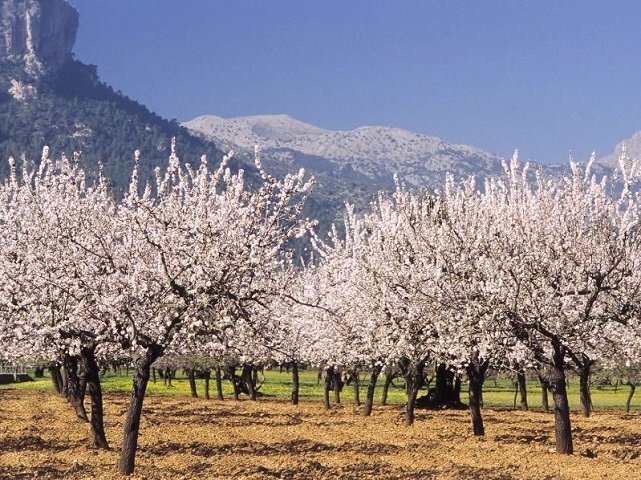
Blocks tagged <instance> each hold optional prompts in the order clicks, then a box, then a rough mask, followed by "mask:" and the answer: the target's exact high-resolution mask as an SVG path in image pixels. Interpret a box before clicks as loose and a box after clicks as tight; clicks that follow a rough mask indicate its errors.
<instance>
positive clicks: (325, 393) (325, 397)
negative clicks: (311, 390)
mask: <svg viewBox="0 0 641 480" xmlns="http://www.w3.org/2000/svg"><path fill="white" fill-rule="evenodd" d="M333 371H334V369H333V368H331V369H328V370H327V371H326V372H325V383H324V385H323V403H324V405H325V410H329V409H330V408H331V406H330V404H329V391H330V390H331V389H332V372H333Z"/></svg>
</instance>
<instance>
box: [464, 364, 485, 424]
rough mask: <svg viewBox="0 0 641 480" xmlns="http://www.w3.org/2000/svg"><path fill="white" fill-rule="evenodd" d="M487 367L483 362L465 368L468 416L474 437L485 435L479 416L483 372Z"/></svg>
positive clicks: (481, 419) (481, 418)
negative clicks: (467, 382)
mask: <svg viewBox="0 0 641 480" xmlns="http://www.w3.org/2000/svg"><path fill="white" fill-rule="evenodd" d="M488 366H489V362H487V361H485V362H482V363H480V364H478V363H470V364H469V365H468V366H467V369H466V370H467V377H468V379H469V392H468V393H469V401H470V416H471V418H472V429H473V430H474V435H476V436H483V435H485V427H484V425H483V417H482V415H481V402H482V394H483V383H484V382H485V372H486V371H487V368H488Z"/></svg>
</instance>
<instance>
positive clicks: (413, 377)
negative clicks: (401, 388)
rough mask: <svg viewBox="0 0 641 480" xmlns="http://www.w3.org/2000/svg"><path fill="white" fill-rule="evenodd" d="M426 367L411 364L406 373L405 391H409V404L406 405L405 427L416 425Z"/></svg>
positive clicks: (421, 364) (420, 364) (419, 364)
mask: <svg viewBox="0 0 641 480" xmlns="http://www.w3.org/2000/svg"><path fill="white" fill-rule="evenodd" d="M424 368H425V365H424V364H423V363H422V362H420V363H415V362H410V363H409V365H408V366H407V369H406V373H405V389H406V391H407V403H406V404H405V425H407V426H408V427H409V426H411V425H413V424H414V407H415V406H416V396H417V395H418V390H419V389H420V388H421V380H422V378H423V369H424Z"/></svg>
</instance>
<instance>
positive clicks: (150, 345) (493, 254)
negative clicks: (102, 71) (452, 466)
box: [0, 145, 641, 474]
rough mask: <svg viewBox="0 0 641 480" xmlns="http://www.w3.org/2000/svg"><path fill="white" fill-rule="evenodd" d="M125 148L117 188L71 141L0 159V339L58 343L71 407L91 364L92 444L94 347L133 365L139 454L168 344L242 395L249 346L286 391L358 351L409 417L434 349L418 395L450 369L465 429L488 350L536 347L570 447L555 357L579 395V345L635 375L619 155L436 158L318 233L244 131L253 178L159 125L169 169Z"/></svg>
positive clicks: (583, 360) (251, 360)
mask: <svg viewBox="0 0 641 480" xmlns="http://www.w3.org/2000/svg"><path fill="white" fill-rule="evenodd" d="M139 162H140V156H139V153H136V166H135V168H134V171H133V173H132V179H131V185H130V188H129V190H128V192H125V194H124V195H123V198H122V199H121V200H120V199H117V198H116V197H115V196H114V194H113V192H112V191H111V189H110V187H109V182H108V180H107V179H105V178H104V177H103V176H102V174H101V173H99V174H98V176H97V179H96V180H92V181H89V180H88V179H87V177H86V174H85V172H84V170H83V169H82V168H81V166H80V162H79V158H77V157H74V158H73V159H67V158H64V157H63V158H61V159H59V160H58V159H55V160H54V159H51V158H50V157H49V155H48V151H47V149H45V151H44V152H43V157H42V160H41V162H40V165H39V167H38V168H37V169H32V168H30V167H29V166H28V165H27V166H23V167H22V168H21V169H18V168H17V167H16V165H15V164H14V162H13V161H11V174H10V176H9V178H8V179H7V180H6V181H5V182H4V184H3V185H2V186H1V188H0V230H1V232H0V234H1V236H2V239H3V242H2V245H0V278H2V282H1V283H0V309H2V315H1V316H0V351H1V353H0V360H4V361H12V362H26V363H40V364H43V363H46V364H48V365H51V366H52V368H53V371H54V372H55V371H56V368H57V367H58V366H59V365H62V366H63V367H64V372H65V374H66V376H67V388H68V390H67V391H68V395H69V398H70V401H71V403H72V405H73V406H74V408H75V409H76V412H77V414H78V415H79V416H81V417H84V418H86V417H87V414H86V412H85V411H84V405H83V401H82V399H83V396H84V388H85V386H86V389H87V392H88V393H89V396H90V398H91V404H92V406H91V419H90V421H91V428H92V433H93V438H94V443H95V444H96V445H97V446H99V447H107V446H108V442H107V439H106V438H105V433H104V426H103V414H102V395H101V389H100V376H99V364H107V363H112V362H128V363H132V364H133V365H135V374H134V381H133V391H132V397H131V401H130V404H129V407H128V412H127V417H126V420H125V425H124V436H123V444H122V449H121V458H120V463H119V470H120V472H121V473H125V474H128V473H132V472H133V470H134V464H135V454H136V448H137V439H138V431H139V425H140V416H141V412H142V405H143V400H144V396H145V391H146V386H147V383H148V381H149V378H150V372H151V368H152V366H159V365H163V364H164V365H181V366H186V367H187V368H190V369H192V370H193V369H194V368H198V369H204V370H207V371H209V370H211V369H215V368H222V369H227V370H228V371H230V372H231V373H230V379H231V380H232V381H233V382H234V385H235V390H237V388H240V382H241V380H242V379H243V378H244V379H245V380H244V381H243V385H245V386H246V387H247V389H248V393H250V395H251V394H252V393H253V394H255V392H252V391H251V390H253V387H254V383H255V382H252V381H251V378H252V372H253V371H254V369H255V367H256V366H258V365H261V364H267V363H274V362H275V363H279V364H281V365H287V366H288V367H289V368H291V370H292V375H293V382H292V384H293V391H292V400H293V402H294V403H296V402H297V400H298V369H299V368H300V367H301V366H303V365H304V366H311V367H315V368H320V369H324V370H325V372H326V379H327V380H326V388H325V392H326V394H325V402H326V405H328V406H329V391H330V389H331V388H332V387H334V388H338V385H339V384H340V382H341V379H340V375H341V372H343V374H344V373H345V372H368V374H369V375H370V379H369V387H368V395H367V397H368V398H367V402H366V406H365V413H366V414H369V413H370V412H371V408H372V399H373V397H374V388H375V386H376V382H377V378H378V376H379V375H381V373H382V372H389V371H390V370H395V371H397V372H398V374H399V375H401V376H402V377H403V378H404V381H405V385H406V390H407V395H408V401H407V404H406V412H405V414H406V424H408V425H411V424H412V423H413V421H414V407H415V403H416V397H417V394H418V391H419V388H420V386H421V384H422V381H423V378H424V377H425V374H426V369H431V368H432V366H433V365H439V369H438V371H437V372H439V373H438V375H437V378H436V380H437V382H436V387H437V388H436V389H435V391H434V398H431V399H430V402H433V403H434V404H436V405H442V404H447V403H448V402H451V401H452V400H453V398H454V399H456V398H457V397H452V392H453V391H456V383H457V382H460V379H461V377H462V376H463V375H464V376H466V377H467V381H468V382H469V388H468V390H469V408H470V413H471V418H472V425H473V429H474V433H475V434H477V435H483V434H484V426H483V419H482V415H481V408H480V406H481V398H482V388H483V383H484V381H485V377H486V374H487V372H488V369H490V368H491V369H508V370H513V371H515V372H517V373H519V374H520V375H522V374H523V372H524V371H525V369H530V370H533V371H536V372H537V374H538V376H539V378H540V379H541V382H542V384H544V385H545V386H547V387H548V388H549V390H550V391H551V393H552V396H553V399H554V403H555V421H556V428H555V431H556V444H557V451H558V452H559V453H568V454H569V453H572V451H573V445H572V436H571V425H570V416H569V407H568V401H567V392H566V381H565V376H566V372H567V371H568V369H571V370H573V371H575V372H576V373H577V374H578V375H579V378H580V380H581V400H582V405H583V406H584V412H585V414H589V406H590V400H589V377H590V374H591V372H592V370H593V368H594V366H595V365H597V364H599V365H600V367H601V368H606V369H611V370H612V371H614V372H616V374H617V375H620V376H624V377H626V378H627V379H630V380H631V381H636V378H637V377H636V376H637V375H638V371H639V365H640V363H641V360H640V357H639V354H640V352H641V320H640V318H641V317H640V315H639V313H640V312H639V308H640V305H641V301H640V300H641V269H640V268H639V267H640V264H641V251H640V249H641V241H640V240H641V239H640V230H639V213H640V206H641V199H640V197H639V195H638V193H637V190H636V180H637V176H638V173H639V171H638V166H637V164H636V163H635V162H632V161H630V160H629V159H627V158H625V157H622V159H621V162H620V163H621V165H620V166H621V168H620V170H619V174H618V175H617V176H616V178H603V179H598V178H596V177H595V176H593V175H592V174H591V170H590V165H588V166H587V167H586V168H585V169H582V168H580V167H578V166H576V165H572V172H571V174H570V175H568V176H566V177H564V178H561V179H554V180H552V179H546V178H543V177H541V176H540V175H539V174H538V173H537V172H531V171H529V169H528V167H527V166H525V167H523V168H522V167H520V166H519V163H518V159H517V158H516V156H515V157H514V158H513V159H512V161H511V163H510V164H509V165H507V164H506V165H505V168H504V170H505V172H504V175H503V176H501V177H499V178H493V179H488V180H487V181H486V182H485V183H484V184H483V185H476V184H475V182H474V180H473V179H468V180H464V181H460V182H457V181H454V179H452V178H448V179H447V180H446V181H445V183H444V185H443V189H442V191H440V192H437V193H429V194H428V193H415V192H411V191H408V190H406V189H405V188H404V187H403V186H402V184H400V182H397V183H398V184H397V189H396V191H395V192H394V193H393V194H386V193H381V194H379V196H378V198H377V200H376V201H375V202H373V203H372V204H371V206H370V210H369V211H368V212H366V213H357V212H355V211H354V210H353V208H352V207H350V206H349V205H348V206H347V208H346V212H345V214H344V222H343V224H342V225H338V226H336V227H334V228H333V230H332V232H330V234H329V236H328V237H325V236H324V235H322V232H320V233H318V232H315V231H314V223H315V222H313V221H310V220H309V219H306V218H303V217H302V209H303V206H304V203H305V200H306V197H307V195H308V193H309V192H310V190H311V188H312V185H313V182H312V181H311V180H309V179H306V178H305V176H304V172H302V171H301V172H299V173H298V174H296V175H289V176H287V177H286V178H284V179H276V178H273V177H271V176H270V175H269V174H268V173H267V172H266V171H265V170H264V169H263V168H262V165H261V163H260V159H259V155H258V152H257V154H256V167H257V169H258V171H259V172H260V174H261V178H260V181H255V180H253V179H246V178H245V175H244V173H243V172H242V171H239V172H236V173H233V172H231V171H230V169H229V168H227V159H225V160H223V161H222V163H221V164H220V165H219V166H218V167H217V168H215V169H213V170H212V169H210V168H208V165H207V161H206V159H205V158H203V159H202V161H201V164H200V165H199V166H198V167H197V168H192V167H190V166H189V165H185V164H181V162H180V161H179V159H178V157H177V155H176V153H175V146H174V145H172V154H171V156H170V158H169V164H168V167H167V169H166V171H164V172H161V171H157V172H156V179H155V181H154V182H151V183H148V184H146V185H142V184H141V182H139V179H138V165H139ZM303 241H307V242H309V245H310V246H309V249H308V251H307V254H306V255H305V258H294V254H293V249H292V245H293V244H294V243H295V242H303ZM2 357H4V358H2ZM79 365H81V366H82V368H79ZM236 367H241V368H242V369H243V371H244V372H245V373H244V374H243V375H241V377H238V378H237V377H236V375H235V373H234V372H235V368H236ZM79 372H80V373H81V375H79ZM219 376H220V375H218V377H219Z"/></svg>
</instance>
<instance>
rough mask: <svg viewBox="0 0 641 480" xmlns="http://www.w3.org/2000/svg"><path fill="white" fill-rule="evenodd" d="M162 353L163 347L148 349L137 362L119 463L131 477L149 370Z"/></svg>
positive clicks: (122, 470)
mask: <svg viewBox="0 0 641 480" xmlns="http://www.w3.org/2000/svg"><path fill="white" fill-rule="evenodd" d="M162 353H163V349H162V347H160V346H156V345H154V346H152V347H150V348H148V349H147V351H146V352H145V355H144V356H143V357H141V358H140V359H138V361H137V362H136V369H135V371H134V380H133V389H132V392H131V400H130V401H129V406H128V407H127V417H126V418H125V426H124V432H123V440H122V449H121V451H120V460H119V462H118V471H119V472H120V473H121V474H123V475H131V474H132V473H134V467H135V461H136V450H137V449H138V432H139V431H140V417H141V415H142V404H143V400H144V399H145V391H146V390H147V383H149V376H150V371H149V370H150V368H151V364H152V363H154V361H155V360H156V359H157V358H158V357H160V355H162Z"/></svg>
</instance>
